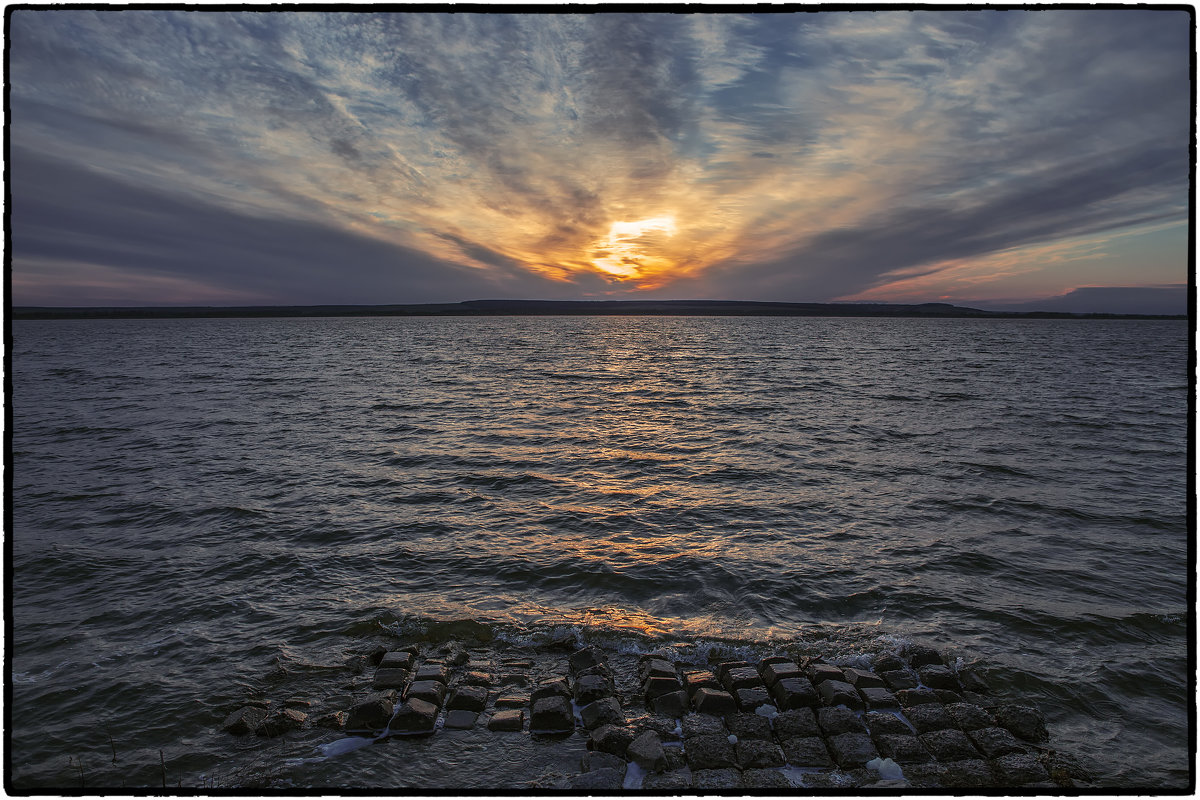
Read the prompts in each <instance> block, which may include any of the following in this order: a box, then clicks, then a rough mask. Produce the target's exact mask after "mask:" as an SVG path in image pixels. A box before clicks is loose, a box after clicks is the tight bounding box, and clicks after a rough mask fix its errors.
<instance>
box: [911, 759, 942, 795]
mask: <svg viewBox="0 0 1200 800" xmlns="http://www.w3.org/2000/svg"><path fill="white" fill-rule="evenodd" d="M904 777H905V778H907V779H908V782H909V783H911V784H912V788H914V789H938V788H941V786H942V782H941V778H942V765H941V764H939V763H937V762H936V761H928V762H926V763H924V764H905V765H904Z"/></svg>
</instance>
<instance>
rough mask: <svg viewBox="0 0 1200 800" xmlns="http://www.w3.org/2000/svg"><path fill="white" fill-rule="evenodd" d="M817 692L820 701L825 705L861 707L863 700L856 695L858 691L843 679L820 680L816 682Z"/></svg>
mask: <svg viewBox="0 0 1200 800" xmlns="http://www.w3.org/2000/svg"><path fill="white" fill-rule="evenodd" d="M817 694H818V695H820V696H821V702H822V703H824V704H825V705H827V706H849V707H850V708H862V707H863V701H862V698H861V697H859V696H858V692H856V691H855V690H854V687H853V686H851V685H850V684H848V683H846V682H845V681H835V680H825V681H821V682H820V683H818V684H817Z"/></svg>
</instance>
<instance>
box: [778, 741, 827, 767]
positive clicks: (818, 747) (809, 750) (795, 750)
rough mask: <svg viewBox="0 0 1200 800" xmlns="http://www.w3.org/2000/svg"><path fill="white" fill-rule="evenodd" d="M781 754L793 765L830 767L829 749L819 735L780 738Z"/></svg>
mask: <svg viewBox="0 0 1200 800" xmlns="http://www.w3.org/2000/svg"><path fill="white" fill-rule="evenodd" d="M780 744H781V745H782V747H783V756H784V758H786V759H787V763H789V764H791V765H792V766H793V767H812V768H821V767H832V766H833V760H832V759H831V758H830V757H829V749H828V748H827V747H825V741H824V740H823V739H822V738H821V737H820V736H790V737H788V738H782V737H781V738H780Z"/></svg>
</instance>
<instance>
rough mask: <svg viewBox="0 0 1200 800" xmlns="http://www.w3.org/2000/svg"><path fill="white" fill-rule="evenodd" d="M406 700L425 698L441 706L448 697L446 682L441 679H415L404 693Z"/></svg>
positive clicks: (426, 700) (428, 701)
mask: <svg viewBox="0 0 1200 800" xmlns="http://www.w3.org/2000/svg"><path fill="white" fill-rule="evenodd" d="M404 699H405V700H414V699H415V700H424V701H425V702H426V703H431V704H433V705H435V706H440V705H441V704H442V701H443V700H445V699H446V684H444V683H441V682H440V681H413V682H412V683H410V684H409V685H408V691H406V692H405V693H404Z"/></svg>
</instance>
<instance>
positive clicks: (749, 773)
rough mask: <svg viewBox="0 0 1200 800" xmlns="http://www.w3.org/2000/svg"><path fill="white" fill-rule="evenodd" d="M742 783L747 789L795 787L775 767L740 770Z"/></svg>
mask: <svg viewBox="0 0 1200 800" xmlns="http://www.w3.org/2000/svg"><path fill="white" fill-rule="evenodd" d="M742 785H743V786H745V787H746V788H747V789H785V790H787V791H789V792H790V791H793V790H794V789H795V788H796V787H795V786H794V785H792V782H791V781H790V780H788V777H787V776H786V775H784V774H783V773H782V772H780V771H779V770H777V769H748V770H745V771H743V772H742Z"/></svg>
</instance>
